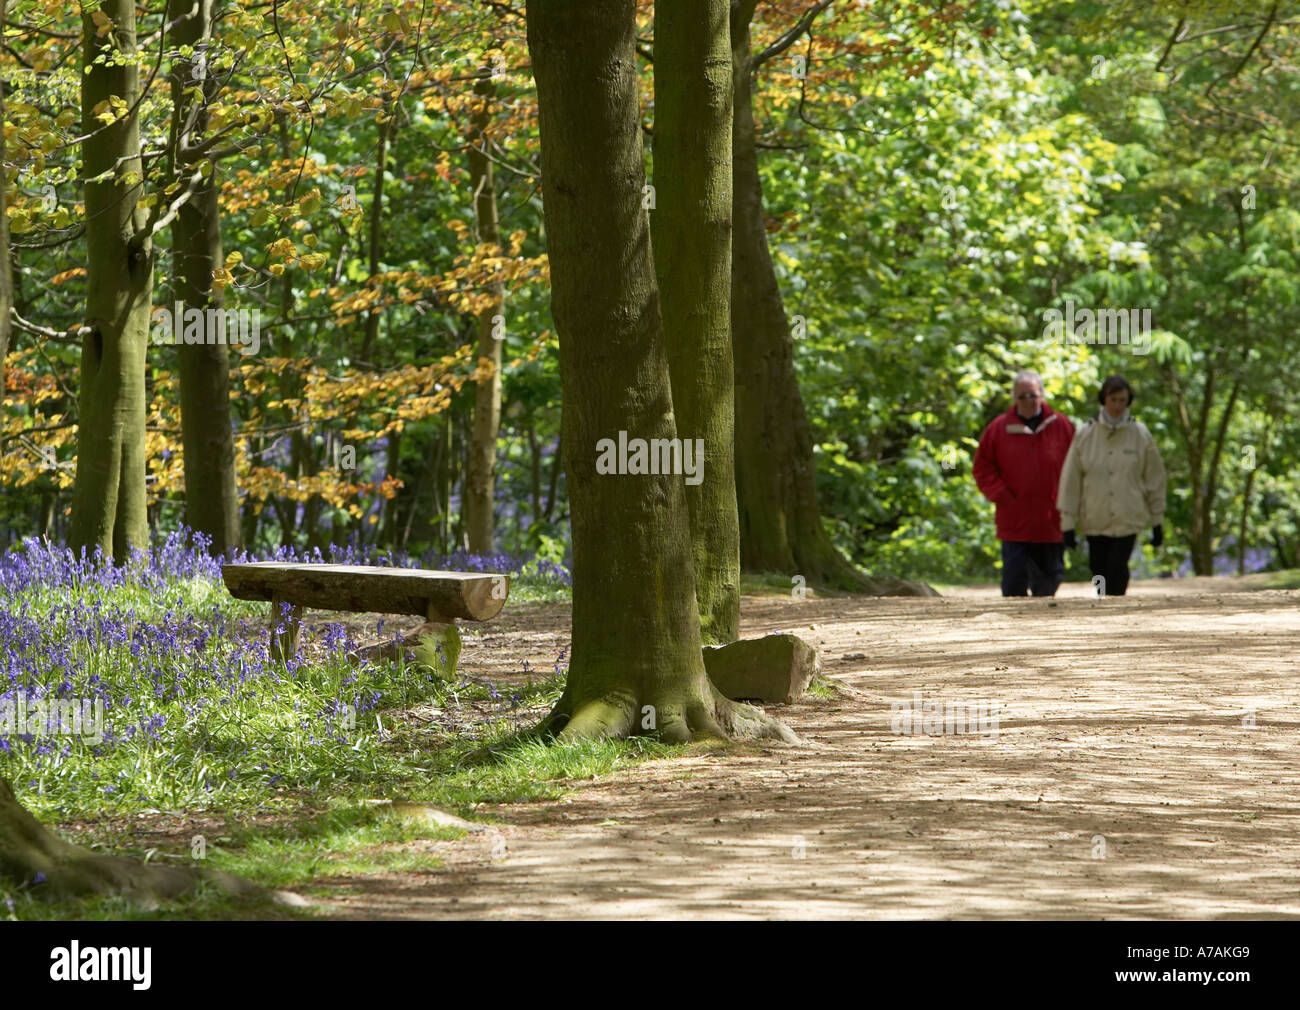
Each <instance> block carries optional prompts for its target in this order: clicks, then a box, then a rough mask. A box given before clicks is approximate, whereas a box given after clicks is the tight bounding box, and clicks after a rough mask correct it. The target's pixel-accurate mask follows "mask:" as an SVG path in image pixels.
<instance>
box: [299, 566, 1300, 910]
mask: <svg viewBox="0 0 1300 1010" xmlns="http://www.w3.org/2000/svg"><path fill="white" fill-rule="evenodd" d="M1237 585H1240V583H1236V582H1234V580H1229V579H1217V580H1213V581H1211V580H1205V579H1187V580H1178V581H1177V582H1171V581H1168V580H1165V581H1151V582H1140V583H1135V584H1134V585H1133V586H1132V587H1131V589H1130V595H1129V596H1127V597H1125V598H1111V599H1107V600H1100V601H1099V600H1093V599H1089V598H1087V596H1086V594H1087V593H1088V592H1090V591H1091V586H1087V585H1080V584H1073V585H1066V586H1064V587H1063V588H1062V591H1061V595H1060V596H1058V597H1057V598H1056V599H1055V600H1051V601H1048V600H1033V599H1028V600H1015V601H1012V600H1003V599H1002V598H1001V597H1000V596H998V594H997V592H996V590H995V589H993V588H991V587H990V588H987V589H970V590H962V591H960V592H958V593H955V594H953V595H950V596H946V597H944V598H941V599H938V600H935V599H870V598H847V599H807V600H793V599H787V598H782V597H754V598H747V599H746V600H745V601H744V603H743V609H742V635H743V636H744V637H752V636H757V635H760V634H764V633H768V632H772V631H776V630H783V631H794V632H797V633H799V634H801V635H803V636H805V637H807V638H808V639H809V640H810V641H812V642H814V643H816V644H817V645H818V646H819V647H820V648H821V649H822V650H823V656H824V673H825V674H826V675H827V676H828V677H830V678H831V679H833V680H834V681H836V682H837V683H838V684H840V685H842V687H843V688H844V690H841V691H839V692H837V696H836V697H835V698H833V699H823V700H815V699H808V700H806V701H804V702H801V703H799V704H796V705H791V706H787V707H774V708H773V709H772V710H771V711H773V712H774V713H776V714H778V715H780V716H781V718H783V719H784V720H785V721H786V722H787V723H788V724H789V725H790V726H791V727H792V728H794V730H795V731H796V732H797V733H798V734H799V735H800V736H801V737H802V738H803V739H804V741H805V742H806V743H805V746H802V747H785V746H767V747H764V748H762V749H759V748H755V749H754V751H753V754H752V756H742V757H736V756H732V757H712V756H700V757H689V758H685V759H681V760H673V761H659V762H653V763H651V764H646V765H642V766H639V767H638V768H636V769H634V770H631V771H628V772H623V773H618V774H614V775H610V776H607V777H603V778H601V779H600V780H598V781H594V782H584V783H575V784H574V786H573V789H572V792H571V794H570V795H569V796H568V797H567V798H566V799H564V800H562V801H560V802H552V803H542V804H512V805H504V806H501V807H496V808H484V809H482V810H481V812H482V813H484V814H486V815H488V816H490V817H494V818H497V819H498V820H499V821H501V822H502V823H501V824H500V825H499V826H498V827H496V828H494V829H492V830H490V831H488V832H484V833H480V834H475V835H471V836H468V837H467V838H465V839H463V840H461V841H457V842H451V843H448V842H430V843H428V844H429V845H430V846H436V848H437V851H438V852H439V853H440V854H442V855H443V856H444V858H445V860H446V866H445V868H444V869H443V870H441V871H439V872H435V873H429V874H409V875H401V874H395V875H386V876H380V877H370V878H344V879H342V880H336V881H333V882H331V883H329V884H327V885H326V886H329V887H339V890H338V892H336V895H337V896H336V897H334V898H333V899H331V900H327V901H325V902H324V911H326V914H329V915H332V916H336V917H339V918H367V919H371V918H412V919H441V918H493V919H497V918H524V919H533V918H565V919H570V918H573V919H576V918H708V919H714V918H744V919H770V918H814V919H823V918H1090V919H1115V918H1161V919H1163V918H1257V917H1281V918H1300V747H1298V746H1297V742H1298V741H1297V728H1298V727H1300V659H1298V657H1297V653H1298V652H1300V649H1298V646H1300V591H1254V592H1232V591H1224V590H1225V589H1229V590H1230V589H1231V588H1232V587H1234V586H1237ZM567 640H568V613H567V609H566V608H564V607H548V608H544V609H542V610H533V611H531V612H527V613H524V614H520V615H515V616H514V617H509V616H507V615H503V617H502V618H501V619H500V620H498V621H496V622H493V625H492V631H491V633H490V634H488V635H485V636H484V638H483V639H482V640H481V641H479V642H478V647H477V648H470V647H469V646H468V645H467V650H466V656H465V661H466V663H467V664H470V663H472V662H473V661H474V658H473V654H474V653H477V655H478V657H479V658H478V660H477V661H478V662H479V663H480V664H481V665H480V668H479V671H478V672H480V673H484V674H486V675H491V676H496V675H497V673H499V672H500V671H499V670H495V671H494V669H493V668H494V667H504V665H505V664H504V662H503V661H501V662H498V661H494V660H493V658H492V654H493V653H497V652H498V650H499V654H504V653H509V654H511V655H513V656H518V655H521V654H522V655H530V654H532V655H535V657H536V658H535V660H534V661H533V662H534V665H535V666H538V665H549V663H550V662H553V660H554V657H555V655H556V653H557V651H558V649H557V644H558V645H560V646H562V645H564V644H567ZM503 660H504V655H503ZM516 668H517V664H516ZM917 691H919V692H921V695H922V699H923V700H925V701H929V700H937V701H940V702H944V703H962V704H965V705H967V706H968V709H967V711H968V712H971V713H975V712H983V714H984V715H985V717H986V721H985V722H984V724H983V727H982V728H983V730H984V732H982V733H981V732H979V728H980V727H979V726H977V727H976V732H972V733H950V734H949V733H945V734H942V735H926V734H924V733H919V734H905V733H897V732H894V730H893V728H891V713H892V715H893V716H894V717H895V718H897V716H898V714H899V713H898V712H897V711H896V708H897V705H898V704H899V703H901V702H903V701H908V702H909V703H910V701H911V699H913V698H914V692H917ZM891 701H894V702H895V710H891ZM977 706H983V707H982V708H979V707H977ZM994 713H996V738H995V736H994V733H993V727H992V721H993V720H992V716H993V715H994ZM1252 723H1253V725H1252ZM340 885H341V886H340ZM344 891H349V892H351V893H343V892H344Z"/></svg>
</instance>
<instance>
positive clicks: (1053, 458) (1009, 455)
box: [973, 404, 1074, 544]
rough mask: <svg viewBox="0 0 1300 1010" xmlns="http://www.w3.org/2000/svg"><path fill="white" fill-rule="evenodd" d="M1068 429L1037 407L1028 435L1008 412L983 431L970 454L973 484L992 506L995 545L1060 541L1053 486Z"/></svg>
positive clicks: (1067, 448)
mask: <svg viewBox="0 0 1300 1010" xmlns="http://www.w3.org/2000/svg"><path fill="white" fill-rule="evenodd" d="M1073 439H1074V424H1073V423H1072V422H1071V421H1070V419H1069V418H1068V417H1066V416H1065V415H1064V414H1059V413H1057V412H1056V411H1054V410H1053V409H1052V408H1051V407H1049V406H1047V404H1043V420H1042V421H1041V422H1040V423H1039V425H1038V427H1037V429H1035V430H1034V431H1032V432H1031V431H1030V430H1029V428H1028V427H1027V426H1026V425H1025V422H1024V419H1023V418H1021V417H1020V415H1019V414H1017V413H1016V408H1015V407H1012V408H1011V409H1010V410H1008V411H1007V412H1006V413H1005V414H1003V415H1002V416H1001V417H999V418H997V419H995V420H994V421H993V423H992V424H990V425H989V426H988V427H987V428H985V429H984V434H983V435H981V436H980V447H979V449H978V450H977V451H976V453H975V465H974V467H973V470H974V474H975V483H976V485H977V486H978V487H979V489H980V492H981V493H982V494H983V495H984V497H985V498H987V499H988V500H989V501H991V502H993V503H994V504H995V505H996V506H997V524H998V539H999V540H1023V541H1029V542H1031V543H1057V544H1059V543H1060V542H1061V513H1060V512H1058V511H1057V510H1056V487H1057V484H1058V483H1059V482H1060V477H1061V467H1062V466H1063V465H1064V463H1065V454H1066V453H1067V452H1069V451H1070V442H1071V441H1073Z"/></svg>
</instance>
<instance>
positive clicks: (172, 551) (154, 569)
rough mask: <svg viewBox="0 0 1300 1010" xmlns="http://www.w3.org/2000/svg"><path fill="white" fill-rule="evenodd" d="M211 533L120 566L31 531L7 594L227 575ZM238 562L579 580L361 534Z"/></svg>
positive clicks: (166, 544) (522, 561)
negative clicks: (213, 550)
mask: <svg viewBox="0 0 1300 1010" xmlns="http://www.w3.org/2000/svg"><path fill="white" fill-rule="evenodd" d="M210 544H211V540H210V538H208V537H207V536H206V535H204V534H202V533H198V532H194V531H192V530H188V529H184V528H182V529H179V530H174V531H172V532H170V533H167V534H165V535H158V536H155V538H154V543H153V545H152V546H151V547H150V549H148V550H144V549H141V548H136V549H135V550H133V551H132V552H131V555H130V557H129V558H128V559H127V561H126V563H125V564H123V565H115V564H114V563H113V560H112V558H111V557H107V556H105V555H104V554H103V553H102V552H101V551H100V550H99V548H96V549H95V551H94V552H93V553H87V552H86V551H84V550H83V551H82V552H81V553H80V554H74V553H73V551H72V550H71V549H70V548H67V547H64V546H61V545H59V544H55V543H52V542H50V541H47V540H42V539H39V538H37V537H28V538H27V539H25V540H23V541H22V542H21V543H19V544H18V545H16V546H14V547H12V548H10V549H9V550H7V551H5V552H4V553H3V554H0V599H3V598H4V597H5V596H7V595H11V594H16V593H21V592H24V591H26V590H29V589H36V588H45V589H62V588H86V589H92V588H94V589H102V590H109V589H115V588H118V587H122V586H128V585H133V586H140V587H141V588H144V589H151V590H161V589H164V588H165V587H166V586H167V585H168V584H170V583H172V582H175V581H176V580H178V579H193V578H205V579H210V580H212V581H220V579H221V565H222V561H221V560H220V559H218V558H213V557H212V556H210V555H209V554H208V547H209V546H210ZM231 561H233V562H245V561H286V562H295V561H296V562H304V563H315V564H340V565H380V566H385V567H393V568H425V569H436V570H443V571H461V572H501V573H505V574H510V575H519V574H522V573H524V572H525V570H527V574H528V576H529V577H530V579H536V580H539V581H541V582H543V583H546V584H549V585H553V586H572V585H573V577H572V575H571V574H570V572H569V570H568V569H567V568H566V567H565V566H564V565H562V564H558V563H556V562H554V561H551V560H548V559H545V558H538V557H536V556H532V555H529V556H525V557H514V556H512V555H509V554H505V553H495V554H471V553H470V552H468V551H464V550H460V551H454V552H452V553H450V554H442V553H439V552H437V551H432V550H430V551H425V552H424V553H422V554H418V555H413V554H410V553H408V552H407V551H389V550H387V549H384V548H379V547H376V546H375V545H373V544H361V543H359V542H358V541H357V540H356V539H355V538H354V539H353V540H351V541H350V542H349V543H346V544H329V545H327V547H326V548H325V550H323V551H322V550H321V549H320V548H319V547H312V548H305V547H294V546H288V545H280V546H278V547H275V548H273V549H270V550H262V551H258V552H255V553H250V552H248V551H239V552H237V553H236V554H234V555H233V556H232V557H231Z"/></svg>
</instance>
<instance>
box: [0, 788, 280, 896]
mask: <svg viewBox="0 0 1300 1010" xmlns="http://www.w3.org/2000/svg"><path fill="white" fill-rule="evenodd" d="M0 878H4V879H6V880H9V881H12V882H13V883H15V884H17V885H19V886H25V887H31V888H33V889H34V893H46V894H49V895H50V896H51V897H72V896H80V895H90V894H120V895H123V896H125V897H129V898H138V899H146V900H158V899H165V898H172V897H176V896H177V895H180V894H183V893H185V892H186V891H189V890H191V889H193V888H195V887H197V886H198V884H199V883H200V882H203V881H207V882H208V883H210V884H213V885H215V886H216V887H218V888H220V889H221V890H223V891H226V892H227V893H230V894H239V895H251V894H256V893H258V892H260V890H261V889H260V888H259V887H258V886H257V885H255V884H253V883H251V882H249V881H247V880H243V879H241V878H239V877H232V876H230V875H229V874H227V873H220V872H217V871H213V870H199V869H192V868H188V867H177V866H149V865H146V864H144V863H141V862H138V861H137V860H134V859H127V858H125V857H122V856H108V855H101V854H99V853H95V852H91V851H89V850H88V849H83V848H82V847H81V846H79V845H73V844H72V843H71V842H67V841H64V840H63V839H62V838H60V837H59V836H58V835H56V834H54V833H53V832H52V831H49V830H47V829H46V828H45V827H43V826H42V825H41V823H40V822H39V821H37V820H36V818H35V817H33V816H32V815H31V814H30V813H28V811H27V810H26V808H25V807H23V806H22V804H20V803H19V802H18V799H17V797H15V796H14V792H13V789H12V788H11V787H10V785H9V783H8V782H7V781H6V780H5V779H3V778H0Z"/></svg>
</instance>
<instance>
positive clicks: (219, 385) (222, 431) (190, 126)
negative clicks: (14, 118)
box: [167, 0, 242, 557]
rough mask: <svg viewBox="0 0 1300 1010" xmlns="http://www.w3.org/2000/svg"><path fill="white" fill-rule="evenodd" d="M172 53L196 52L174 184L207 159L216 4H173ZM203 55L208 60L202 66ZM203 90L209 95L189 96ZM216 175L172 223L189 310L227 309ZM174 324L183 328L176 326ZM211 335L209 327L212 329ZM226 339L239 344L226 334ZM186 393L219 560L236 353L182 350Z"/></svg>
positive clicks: (194, 501) (203, 513) (184, 410)
mask: <svg viewBox="0 0 1300 1010" xmlns="http://www.w3.org/2000/svg"><path fill="white" fill-rule="evenodd" d="M167 20H168V22H169V23H170V24H171V26H172V29H171V48H172V49H179V48H180V47H181V46H187V45H188V46H193V47H195V49H196V54H195V57H194V58H193V59H185V58H183V57H180V56H177V57H176V59H175V61H174V62H173V64H172V73H171V93H172V109H173V111H172V133H171V150H170V156H171V168H172V177H173V178H174V179H176V180H179V181H184V180H187V179H189V178H190V177H191V176H192V175H193V173H194V172H195V166H196V165H197V163H198V162H200V161H202V160H203V159H204V158H205V157H207V152H205V151H204V150H202V149H200V148H196V145H198V144H200V143H201V142H202V141H203V140H204V139H205V137H206V135H207V132H208V129H207V128H208V111H207V110H208V103H209V101H210V100H211V98H212V97H213V96H214V95H215V93H216V81H215V79H214V78H213V74H212V71H211V70H210V69H208V67H207V63H206V54H207V53H208V43H209V42H210V40H211V32H212V0H170V2H169V3H168V8H167ZM200 54H203V55H204V57H205V59H203V60H202V61H200V60H199V55H200ZM192 88H200V89H202V94H201V95H199V94H195V93H194V92H193V91H188V92H187V89H192ZM217 192H218V186H217V180H216V169H215V167H214V168H213V169H212V171H211V172H210V173H209V174H208V175H207V176H205V177H203V178H202V181H200V182H198V183H197V185H196V186H195V188H194V192H193V195H192V196H191V197H190V199H189V200H188V201H187V202H186V203H184V204H183V205H182V206H181V208H180V209H179V211H178V212H177V215H176V218H175V220H174V221H173V222H172V226H171V229H172V284H173V287H174V290H175V292H176V298H177V299H178V300H179V301H181V302H183V303H184V304H185V305H186V306H187V307H193V308H196V309H199V310H200V311H203V312H206V311H207V309H208V308H213V309H216V310H221V309H222V308H223V307H224V302H225V299H224V298H223V296H222V293H221V290H220V288H214V287H213V285H212V272H213V271H214V270H216V269H218V268H219V267H221V266H223V265H224V257H223V254H222V250H221V212H220V209H219V207H218V204H217ZM175 325H179V323H178V322H177V323H176V324H175ZM205 330H206V327H205ZM227 340H228V341H230V340H232V336H231V335H229V334H228V335H227ZM176 352H177V358H178V366H179V367H178V371H179V375H180V387H181V442H182V446H183V449H184V453H183V457H184V463H185V517H186V521H187V522H188V523H189V525H190V527H191V528H192V529H194V530H197V531H198V532H200V533H204V534H206V535H207V536H208V537H210V538H211V540H212V544H211V546H210V548H209V551H210V552H211V553H212V554H213V555H214V556H217V557H221V556H224V555H226V554H229V553H231V552H233V551H235V550H237V549H238V548H239V546H240V544H241V542H242V536H241V534H242V530H241V528H240V523H239V491H238V487H237V485H236V482H235V435H234V428H233V427H232V424H231V414H230V353H231V349H230V347H229V346H228V345H223V344H207V343H204V344H181V345H180V346H179V347H177V349H176Z"/></svg>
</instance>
